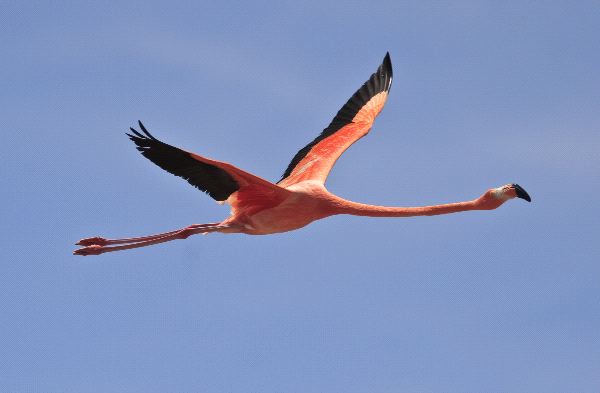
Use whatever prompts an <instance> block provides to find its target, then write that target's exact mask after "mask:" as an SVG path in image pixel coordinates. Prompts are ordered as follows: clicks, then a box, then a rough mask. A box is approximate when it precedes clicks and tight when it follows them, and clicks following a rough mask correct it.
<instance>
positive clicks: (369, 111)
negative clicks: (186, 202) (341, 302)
mask: <svg viewBox="0 0 600 393" xmlns="http://www.w3.org/2000/svg"><path fill="white" fill-rule="evenodd" d="M392 79H393V72H392V63H391V60H390V56H389V53H388V54H386V56H385V57H384V60H383V62H382V64H381V65H380V66H379V67H378V69H377V71H376V72H375V73H373V74H372V75H371V77H370V78H369V79H368V80H367V81H366V82H365V83H364V84H363V85H362V86H361V87H360V88H359V89H358V90H357V91H356V92H355V93H354V94H353V95H352V96H351V97H350V99H349V100H348V101H347V102H346V104H345V105H344V106H342V108H341V109H340V110H339V111H338V113H337V114H336V115H335V117H334V118H333V120H332V121H331V123H330V124H329V126H327V127H326V128H325V129H324V130H323V131H322V132H321V134H319V135H318V136H317V137H316V138H315V139H314V140H313V141H311V142H310V143H309V144H308V145H306V146H305V147H304V148H302V149H301V150H300V151H298V153H297V154H296V155H295V156H294V158H293V159H292V161H291V162H290V164H289V165H288V167H287V168H286V170H285V172H284V174H283V176H282V178H281V179H280V180H279V181H278V182H277V183H272V182H269V181H267V180H265V179H262V178H260V177H258V176H255V175H253V174H251V173H248V172H246V171H244V170H242V169H239V168H237V167H235V166H233V165H231V164H229V163H226V162H221V161H216V160H212V159H209V158H206V157H203V156H200V155H198V154H195V153H191V152H187V151H185V150H182V149H179V148H177V147H174V146H171V145H168V144H166V143H164V142H162V141H160V140H158V139H156V138H155V137H154V136H153V135H152V134H150V132H149V131H148V130H147V129H146V128H145V127H144V125H143V124H142V123H141V122H138V123H139V127H140V131H138V130H135V129H133V128H131V134H127V135H128V136H129V138H130V139H131V140H132V141H133V142H134V143H135V145H136V146H137V149H138V150H139V151H140V152H141V153H142V155H143V156H144V157H146V158H148V159H149V160H150V161H152V162H153V163H155V164H156V165H158V166H159V167H161V168H162V169H164V170H166V171H167V172H170V173H172V174H173V175H176V176H179V177H181V178H183V179H185V180H186V181H187V182H188V183H190V184H191V185H192V186H194V187H196V188H198V189H199V190H201V191H204V192H206V193H207V194H208V195H209V196H210V197H212V198H214V199H215V200H216V201H218V202H220V203H227V204H229V205H230V206H231V215H230V217H229V218H227V219H225V220H224V221H222V222H218V223H211V224H193V225H189V226H187V227H185V228H182V229H178V230H175V231H170V232H165V233H159V234H156V235H150V236H144V237H136V238H124V239H105V238H102V237H92V238H87V239H82V240H80V241H79V242H77V244H78V245H81V246H83V247H82V248H79V249H77V250H75V251H74V254H76V255H98V254H102V253H106V252H112V251H120V250H125V249H131V248H138V247H145V246H149V245H153V244H158V243H163V242H167V241H171V240H175V239H185V238H187V237H189V236H191V235H195V234H206V233H211V232H221V233H245V234H249V235H268V234H273V233H279V232H287V231H292V230H295V229H299V228H302V227H304V226H306V225H308V224H310V223H311V222H313V221H316V220H319V219H322V218H325V217H329V216H332V215H336V214H352V215H358V216H371V217H410V216H431V215H438V214H449V213H456V212H462V211H468V210H492V209H496V208H498V207H499V206H500V205H502V204H503V203H505V202H506V201H508V200H509V199H513V198H516V197H518V198H522V199H525V200H527V201H531V198H530V197H529V195H528V194H527V192H526V191H525V190H524V189H523V188H522V187H520V186H519V185H517V184H507V185H505V186H502V187H498V188H493V189H489V190H487V191H486V192H485V193H484V194H483V195H481V196H480V197H479V198H476V199H474V200H470V201H464V202H456V203H448V204H442V205H435V206H421V207H388V206H374V205H367V204H362V203H357V202H352V201H348V200H346V199H343V198H340V197H338V196H336V195H334V194H332V193H330V192H329V191H327V189H326V188H325V181H326V179H327V176H328V174H329V172H330V171H331V169H332V168H333V166H334V164H335V162H336V161H337V159H338V158H339V157H340V156H341V155H342V153H343V152H344V151H345V150H346V149H348V147H350V146H351V145H352V144H353V143H355V142H356V141H358V140H359V139H360V138H362V137H363V136H365V135H366V134H367V133H368V132H369V131H370V129H371V127H372V125H373V122H374V121H375V118H376V117H377V115H378V114H379V113H380V112H381V110H382V109H383V107H384V105H385V102H386V100H387V97H388V94H389V91H390V88H391V86H392Z"/></svg>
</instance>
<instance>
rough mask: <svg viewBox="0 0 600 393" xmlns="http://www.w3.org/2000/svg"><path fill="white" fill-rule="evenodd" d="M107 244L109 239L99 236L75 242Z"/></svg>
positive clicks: (82, 244)
mask: <svg viewBox="0 0 600 393" xmlns="http://www.w3.org/2000/svg"><path fill="white" fill-rule="evenodd" d="M107 244H108V241H107V240H106V239H105V238H103V237H99V236H95V237H88V238H85V239H81V240H80V241H78V242H77V243H75V245H76V246H93V245H98V246H106V245H107Z"/></svg>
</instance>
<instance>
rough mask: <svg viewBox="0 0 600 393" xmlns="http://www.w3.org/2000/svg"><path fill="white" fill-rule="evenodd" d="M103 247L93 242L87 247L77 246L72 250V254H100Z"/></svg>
mask: <svg viewBox="0 0 600 393" xmlns="http://www.w3.org/2000/svg"><path fill="white" fill-rule="evenodd" d="M103 249H104V247H103V246H100V245H98V244H93V245H91V246H87V247H83V248H78V249H77V250H75V251H73V255H81V256H84V257H86V256H88V255H100V254H102V251H103Z"/></svg>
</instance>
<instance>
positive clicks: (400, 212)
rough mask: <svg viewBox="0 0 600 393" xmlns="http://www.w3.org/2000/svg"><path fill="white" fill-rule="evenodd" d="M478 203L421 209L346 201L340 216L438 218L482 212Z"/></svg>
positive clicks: (450, 204) (341, 205)
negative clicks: (454, 214) (451, 214)
mask: <svg viewBox="0 0 600 393" xmlns="http://www.w3.org/2000/svg"><path fill="white" fill-rule="evenodd" d="M481 208H482V207H481V206H479V204H478V201H477V200H476V199H475V200H472V201H466V202H456V203H447V204H444V205H435V206H420V207H388V206H374V205H367V204H364V203H357V202H352V201H347V200H344V201H343V202H341V203H340V204H339V205H338V209H337V210H338V214H352V215H355V216H369V217H413V216H436V215H439V214H450V213H458V212H463V211H467V210H480V209H481Z"/></svg>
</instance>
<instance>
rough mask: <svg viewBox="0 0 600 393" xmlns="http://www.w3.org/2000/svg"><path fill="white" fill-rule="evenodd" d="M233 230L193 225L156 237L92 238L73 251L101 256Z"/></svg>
mask: <svg viewBox="0 0 600 393" xmlns="http://www.w3.org/2000/svg"><path fill="white" fill-rule="evenodd" d="M226 229H231V225H229V224H222V223H212V224H193V225H190V226H188V227H185V228H182V229H178V230H175V231H170V232H164V233H159V234H156V235H150V236H143V237H132V238H124V239H105V238H102V237H90V238H87V239H82V240H80V241H78V242H77V243H75V244H76V245H80V246H84V247H82V248H79V249H77V250H75V251H73V255H83V256H87V255H99V254H103V253H105V252H112V251H121V250H128V249H131V248H138V247H146V246H151V245H154V244H159V243H164V242H168V241H171V240H177V239H187V238H188V237H189V236H191V235H197V234H200V233H202V234H206V233H210V232H220V231H224V230H226ZM113 244H122V245H120V246H113V247H107V246H108V245H113Z"/></svg>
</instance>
